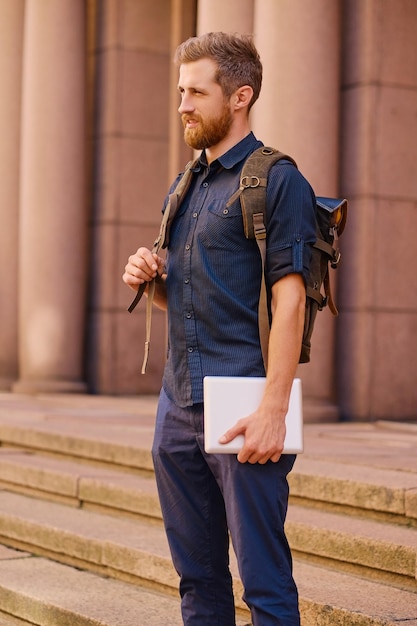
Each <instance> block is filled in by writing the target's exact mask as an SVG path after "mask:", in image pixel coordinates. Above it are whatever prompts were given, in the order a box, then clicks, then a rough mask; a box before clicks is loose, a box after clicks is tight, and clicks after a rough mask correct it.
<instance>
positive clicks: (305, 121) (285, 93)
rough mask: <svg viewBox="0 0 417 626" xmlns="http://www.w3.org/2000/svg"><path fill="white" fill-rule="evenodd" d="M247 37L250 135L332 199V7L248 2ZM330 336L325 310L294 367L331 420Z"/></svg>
mask: <svg viewBox="0 0 417 626" xmlns="http://www.w3.org/2000/svg"><path fill="white" fill-rule="evenodd" d="M254 32H255V36H256V44H257V47H258V49H259V51H260V54H261V58H262V62H263V66H264V76H263V85H262V92H261V97H260V100H259V102H258V103H257V104H256V105H255V107H254V110H253V127H254V130H255V133H256V135H257V136H258V137H259V138H260V139H262V141H264V143H270V144H272V145H274V146H275V147H277V148H279V149H280V150H282V151H283V152H288V153H289V154H291V155H292V156H293V157H294V158H295V160H296V161H297V162H298V165H299V167H300V169H301V170H302V172H303V173H304V175H305V176H306V177H307V178H308V179H309V180H310V182H311V184H312V185H313V187H314V190H315V192H316V194H317V195H328V196H331V195H337V194H338V175H339V161H338V140H339V122H338V120H339V98H340V77H339V66H340V3H339V1H338V0H315V1H314V2H305V1H304V0H279V1H277V0H255V17H254ZM334 330H335V324H334V318H332V316H331V314H330V312H329V311H327V310H325V311H323V312H321V313H319V314H318V316H317V321H316V325H315V330H314V334H313V341H312V361H311V363H310V364H308V365H303V366H300V368H299V370H300V371H299V374H300V375H301V377H302V379H303V383H304V385H303V387H304V392H305V396H306V397H310V398H315V399H317V400H318V401H319V405H318V407H317V411H316V412H315V413H314V411H313V413H311V412H310V414H312V415H313V414H314V418H315V419H334V418H335V417H336V414H335V412H334V411H333V410H332V408H331V406H332V400H333V399H334V398H333V396H334ZM326 404H328V406H326ZM326 416H327V417H326Z"/></svg>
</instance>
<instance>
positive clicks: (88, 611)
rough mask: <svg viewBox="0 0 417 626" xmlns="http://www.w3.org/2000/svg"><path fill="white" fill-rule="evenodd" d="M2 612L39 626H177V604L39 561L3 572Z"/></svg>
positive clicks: (15, 565)
mask: <svg viewBox="0 0 417 626" xmlns="http://www.w3.org/2000/svg"><path fill="white" fill-rule="evenodd" d="M3 565H4V564H2V563H0V589H1V591H2V608H3V610H8V611H10V612H12V613H14V614H15V615H17V616H18V617H21V618H23V619H27V620H29V621H30V623H32V620H33V623H36V624H42V626H57V625H58V624H59V626H74V624H77V626H91V625H92V624H94V626H140V625H142V626H161V624H168V623H169V624H172V626H176V625H178V626H179V625H180V624H181V623H182V620H181V618H180V614H179V602H178V601H177V600H176V599H175V598H170V597H167V596H164V595H162V594H158V593H155V592H152V591H148V590H146V589H141V588H139V587H137V586H134V585H129V584H127V583H122V582H119V581H114V580H109V579H106V578H101V577H99V576H95V575H93V574H90V573H88V572H80V571H77V570H75V569H72V568H70V567H66V566H64V565H59V564H56V563H53V562H50V561H47V560H45V559H37V558H32V559H30V562H29V563H25V564H24V566H23V567H21V566H20V567H19V564H18V563H17V562H13V563H12V564H8V565H9V567H7V568H4V567H3Z"/></svg>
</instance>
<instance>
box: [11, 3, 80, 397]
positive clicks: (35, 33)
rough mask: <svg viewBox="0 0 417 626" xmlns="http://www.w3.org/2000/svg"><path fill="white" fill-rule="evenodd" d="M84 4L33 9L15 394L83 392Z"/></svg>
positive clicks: (28, 18)
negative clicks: (17, 369)
mask: <svg viewBox="0 0 417 626" xmlns="http://www.w3.org/2000/svg"><path fill="white" fill-rule="evenodd" d="M85 65H86V51H85V3H84V2H83V0H42V1H41V2H39V0H27V2H26V11H25V32H24V68H23V107H22V144H21V213H20V242H19V274H18V279H19V358H20V378H19V380H18V381H17V382H16V383H15V385H14V390H15V391H19V392H38V391H39V392H49V391H51V392H77V391H84V390H85V385H84V384H83V382H82V376H83V342H84V317H85V299H86V298H85V292H86V273H87V266H86V231H87V215H86V203H85V170H86V163H85V152H86V137H85V98H86V94H85Z"/></svg>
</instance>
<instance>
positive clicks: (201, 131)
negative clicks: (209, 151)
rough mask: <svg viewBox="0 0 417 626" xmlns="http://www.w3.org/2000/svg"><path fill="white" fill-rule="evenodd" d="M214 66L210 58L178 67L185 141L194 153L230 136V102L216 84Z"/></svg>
mask: <svg viewBox="0 0 417 626" xmlns="http://www.w3.org/2000/svg"><path fill="white" fill-rule="evenodd" d="M215 72H216V64H215V63H214V61H212V60H211V59H200V60H199V61H193V62H192V63H184V64H183V65H181V67H180V75H179V81H178V90H179V92H180V94H181V104H180V106H179V109H178V111H179V113H180V115H181V119H182V123H183V125H184V140H185V142H186V143H187V144H188V145H189V146H190V147H191V148H194V149H196V150H203V149H204V148H212V147H213V146H215V145H217V144H218V143H220V142H221V141H222V140H223V139H224V138H225V137H226V136H227V134H228V133H229V131H230V128H231V126H232V123H233V115H232V112H231V108H230V105H229V101H228V100H226V99H225V97H224V94H223V91H222V89H221V87H220V85H219V84H218V83H217V82H216V81H215V78H214V77H215Z"/></svg>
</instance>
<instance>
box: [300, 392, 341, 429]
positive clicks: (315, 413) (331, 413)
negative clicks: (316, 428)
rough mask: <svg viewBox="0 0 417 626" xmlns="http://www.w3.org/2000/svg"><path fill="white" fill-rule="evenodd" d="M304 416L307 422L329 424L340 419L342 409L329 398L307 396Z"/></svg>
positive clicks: (304, 402) (304, 403)
mask: <svg viewBox="0 0 417 626" xmlns="http://www.w3.org/2000/svg"><path fill="white" fill-rule="evenodd" d="M303 417H304V422H305V423H306V424H327V423H332V422H339V421H340V409H339V407H338V406H337V405H336V404H333V403H332V402H329V401H328V400H324V399H322V400H320V399H317V398H309V397H305V398H304V399H303Z"/></svg>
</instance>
